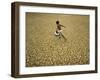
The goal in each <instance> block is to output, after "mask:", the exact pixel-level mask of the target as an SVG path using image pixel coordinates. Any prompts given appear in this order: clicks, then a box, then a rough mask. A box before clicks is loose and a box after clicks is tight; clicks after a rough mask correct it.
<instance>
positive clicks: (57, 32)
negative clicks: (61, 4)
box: [55, 21, 65, 38]
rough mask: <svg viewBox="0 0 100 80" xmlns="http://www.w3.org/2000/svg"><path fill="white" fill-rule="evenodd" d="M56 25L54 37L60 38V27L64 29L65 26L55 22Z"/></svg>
mask: <svg viewBox="0 0 100 80" xmlns="http://www.w3.org/2000/svg"><path fill="white" fill-rule="evenodd" d="M56 25H57V28H56V32H55V35H56V36H59V38H60V37H61V36H62V33H61V32H62V29H61V27H65V26H63V25H61V24H60V22H59V21H56Z"/></svg>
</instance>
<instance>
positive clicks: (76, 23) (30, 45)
mask: <svg viewBox="0 0 100 80" xmlns="http://www.w3.org/2000/svg"><path fill="white" fill-rule="evenodd" d="M56 20H59V21H60V23H61V24H62V25H64V26H66V28H62V30H63V35H64V36H65V37H66V39H67V40H66V41H65V40H64V38H63V37H61V38H59V37H57V36H55V35H54V32H55V30H56ZM82 64H89V16H84V15H64V14H45V13H26V67H34V66H58V65H82Z"/></svg>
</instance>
